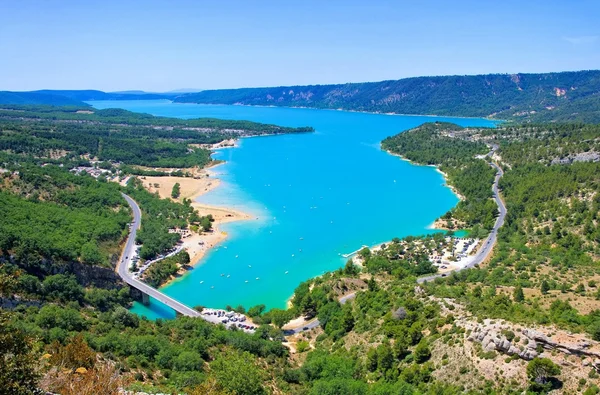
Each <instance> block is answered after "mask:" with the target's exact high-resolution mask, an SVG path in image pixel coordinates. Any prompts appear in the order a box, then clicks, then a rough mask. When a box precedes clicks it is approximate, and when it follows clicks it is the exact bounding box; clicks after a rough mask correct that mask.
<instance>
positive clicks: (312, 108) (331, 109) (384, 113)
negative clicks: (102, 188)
mask: <svg viewBox="0 0 600 395" xmlns="http://www.w3.org/2000/svg"><path fill="white" fill-rule="evenodd" d="M159 100H160V99H159ZM165 100H168V101H170V102H171V103H173V104H188V105H189V104H193V105H197V106H240V107H262V108H299V109H305V110H323V111H344V112H355V113H360V114H375V115H391V116H402V117H431V118H459V119H485V120H486V121H493V122H509V121H507V120H504V119H495V118H490V117H489V116H483V117H464V116H460V115H436V114H400V113H396V112H379V111H375V112H373V111H360V110H347V109H344V108H315V107H306V106H275V105H266V104H241V103H234V104H225V103H194V102H178V101H174V100H169V99H165Z"/></svg>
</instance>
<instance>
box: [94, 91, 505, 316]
mask: <svg viewBox="0 0 600 395" xmlns="http://www.w3.org/2000/svg"><path fill="white" fill-rule="evenodd" d="M90 104H92V105H93V106H94V107H95V108H98V109H103V108H123V109H126V110H130V111H135V112H142V113H149V114H153V115H160V116H168V117H177V118H186V119H189V118H199V117H213V118H222V119H238V120H250V121H256V122H263V123H271V124H277V125H282V126H312V127H314V128H315V130H316V131H315V132H314V133H310V134H298V135H280V136H268V137H255V138H246V139H242V140H241V141H239V147H237V148H228V149H223V150H220V151H217V152H216V153H215V154H214V155H213V157H214V158H215V159H222V160H224V161H226V163H225V164H224V165H221V166H218V167H216V168H215V170H214V171H215V173H216V174H215V176H216V177H218V178H220V179H221V180H222V183H221V186H220V187H219V188H217V189H215V190H213V191H211V192H209V193H208V194H206V195H203V196H202V197H201V198H200V199H199V200H200V201H202V202H204V203H207V204H212V205H219V206H225V207H231V208H235V209H238V210H241V211H245V212H247V213H249V214H252V215H253V217H255V218H257V219H254V220H251V221H242V222H236V223H229V224H225V225H222V226H221V230H223V231H226V232H227V233H228V238H227V240H225V242H223V243H222V244H221V245H219V246H217V247H216V248H215V249H213V250H212V251H210V252H209V253H208V254H207V255H206V256H205V257H204V259H203V260H202V261H201V262H200V263H199V264H198V265H197V266H196V267H195V268H194V269H193V270H191V271H190V272H188V274H186V275H185V276H183V277H181V278H179V279H177V280H175V281H174V282H172V283H170V284H168V285H167V286H165V287H164V288H162V291H164V292H165V293H166V294H168V295H170V296H172V297H174V298H176V299H178V300H180V301H181V302H183V303H186V304H188V305H189V306H196V305H202V306H207V307H215V308H223V307H225V306H226V305H231V306H233V307H235V306H238V305H240V304H241V305H243V306H244V307H246V308H248V307H251V306H254V305H257V304H265V305H266V306H267V308H273V307H279V308H284V307H285V306H286V301H287V299H288V298H289V297H290V296H291V295H292V294H293V291H294V289H295V288H296V287H297V286H298V284H300V282H302V281H305V280H307V279H309V278H311V277H315V276H318V275H321V274H322V273H324V272H326V271H330V270H335V269H337V268H339V267H342V266H343V265H344V264H345V261H346V260H345V259H344V258H343V257H341V254H346V253H349V252H352V251H355V250H357V249H359V248H360V247H361V246H362V245H369V246H371V245H374V244H378V243H382V242H386V241H389V240H391V239H392V238H393V237H404V236H408V235H421V234H425V233H430V232H431V229H428V227H429V225H430V224H431V223H432V222H433V221H434V220H435V219H436V218H437V217H439V216H440V215H442V214H443V213H445V212H446V211H448V210H449V209H450V208H452V207H453V206H454V205H455V204H456V203H457V202H458V199H457V197H456V196H455V195H454V194H453V193H452V192H451V190H450V189H449V188H447V187H445V186H444V179H443V177H442V175H441V174H440V173H438V172H436V171H435V169H433V168H431V167H426V166H415V165H412V164H410V163H409V162H407V161H404V160H401V159H399V158H398V157H394V156H392V155H389V154H387V153H386V152H384V151H382V150H381V149H380V141H381V140H382V139H384V138H385V137H387V136H390V135H394V134H396V133H399V132H401V131H404V130H407V129H410V128H413V127H416V126H418V125H420V124H422V123H424V122H433V121H446V122H454V123H457V124H459V125H462V126H490V127H493V126H494V125H495V122H494V121H490V120H485V119H473V118H449V117H430V116H398V115H383V114H368V113H358V112H347V111H335V110H316V109H304V108H282V107H247V106H229V105H197V104H179V103H171V102H170V101H167V100H148V101H93V102H90ZM222 275H223V276H222ZM228 276H229V277H228ZM201 282H202V283H201ZM132 311H134V312H136V313H138V314H141V315H144V316H147V317H148V318H151V319H155V318H172V317H174V316H175V314H174V312H173V311H172V310H170V309H169V308H167V307H165V306H163V305H162V304H160V303H158V302H156V301H152V302H151V303H150V306H148V307H146V306H143V305H141V304H139V303H136V304H135V306H134V307H133V309H132Z"/></svg>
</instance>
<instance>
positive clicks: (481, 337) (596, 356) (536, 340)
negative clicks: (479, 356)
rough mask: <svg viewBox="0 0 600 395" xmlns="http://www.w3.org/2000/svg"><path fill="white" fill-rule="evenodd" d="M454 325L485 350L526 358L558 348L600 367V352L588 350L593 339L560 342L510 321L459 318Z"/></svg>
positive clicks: (597, 367)
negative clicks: (474, 320) (459, 327)
mask: <svg viewBox="0 0 600 395" xmlns="http://www.w3.org/2000/svg"><path fill="white" fill-rule="evenodd" d="M457 324H458V325H460V326H463V327H464V328H465V329H466V330H467V331H470V332H468V333H469V334H468V336H467V340H469V341H471V342H478V343H481V346H482V347H483V349H484V350H485V351H497V352H500V353H503V354H507V355H517V356H519V358H522V359H524V360H527V361H529V360H532V359H533V358H535V357H537V356H539V355H540V353H542V352H543V351H544V350H550V351H558V352H561V353H564V354H567V355H576V356H580V357H583V358H586V359H585V361H586V363H587V364H588V365H592V366H593V367H595V368H596V369H600V352H598V351H594V350H592V349H591V348H592V346H594V345H596V346H597V344H595V343H596V342H592V341H588V340H583V339H580V340H579V341H577V342H573V343H567V342H559V341H556V340H553V339H552V338H550V337H548V336H547V335H545V334H544V333H542V332H539V331H536V330H533V329H528V328H518V329H515V327H514V326H511V325H509V324H504V323H501V322H500V323H497V322H494V321H492V320H485V321H484V322H483V323H477V322H473V321H462V322H457ZM513 331H516V333H515V332H513ZM596 348H597V347H596ZM588 358H589V359H588Z"/></svg>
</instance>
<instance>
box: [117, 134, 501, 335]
mask: <svg viewBox="0 0 600 395" xmlns="http://www.w3.org/2000/svg"><path fill="white" fill-rule="evenodd" d="M497 149H498V146H497V145H492V150H491V151H490V152H489V153H488V154H487V155H486V156H485V157H486V158H488V157H490V156H491V155H493V153H494V152H495V151H496V150H497ZM488 164H489V165H490V166H492V167H493V168H495V169H496V176H495V178H494V184H493V185H492V191H493V193H494V195H493V196H494V201H495V202H496V205H497V206H498V211H499V215H498V218H496V222H495V224H494V227H493V228H492V231H491V232H490V234H489V235H488V237H487V238H486V239H485V241H484V242H483V244H482V246H481V247H480V248H479V250H478V251H477V253H476V254H475V258H474V259H473V260H472V261H471V262H470V263H469V264H467V265H465V266H463V267H460V268H458V269H456V270H453V271H460V270H464V269H469V268H472V267H474V266H476V265H478V264H480V263H481V262H483V261H485V260H486V259H487V258H488V257H489V256H490V254H491V253H492V249H493V248H494V245H495V244H496V239H497V236H498V229H500V227H501V226H502V225H503V224H504V219H505V217H506V206H505V205H504V202H503V201H502V199H501V198H500V194H499V191H498V182H499V181H500V178H502V176H503V175H504V172H503V171H502V169H501V168H500V167H499V166H498V165H496V164H495V163H494V162H492V161H488ZM122 195H123V197H124V198H125V200H126V201H127V204H129V206H130V207H131V210H132V211H133V223H132V225H131V231H130V233H129V237H128V238H127V243H126V245H125V248H124V250H123V254H122V256H121V259H120V261H119V265H118V267H117V273H118V274H119V276H120V277H121V278H122V279H123V281H125V282H126V283H127V284H129V285H130V286H132V287H134V288H137V289H138V290H140V291H141V292H143V293H145V294H147V295H149V296H151V297H153V298H154V299H156V300H158V301H159V302H161V303H163V304H165V305H166V306H169V307H170V308H172V309H173V310H175V311H177V312H178V313H180V314H182V315H186V316H189V317H202V315H201V314H200V313H199V312H198V311H196V310H194V309H192V308H191V307H189V306H186V305H185V304H183V303H181V302H179V301H177V300H175V299H173V298H171V297H169V296H167V295H165V294H164V293H162V292H160V291H159V290H157V289H156V288H153V287H151V286H149V285H148V284H146V283H144V282H143V281H140V280H138V279H136V278H134V277H133V276H132V275H131V273H130V272H129V267H130V265H131V260H132V259H133V256H134V251H135V238H136V235H137V231H138V229H139V228H140V224H141V221H142V212H141V210H140V207H139V206H138V204H137V203H136V202H135V201H134V200H133V199H132V198H131V197H129V196H128V195H126V194H124V193H122ZM447 275H448V273H444V274H434V275H431V276H426V277H421V278H419V279H417V283H419V284H421V283H424V282H426V281H432V280H435V279H436V278H439V277H442V276H444V277H445V276H447ZM355 296H356V293H355V292H354V293H351V294H348V295H345V296H343V297H342V298H340V300H339V301H340V303H341V304H344V303H346V302H347V301H348V300H350V299H353V298H354V297H355ZM319 324H320V322H319V320H318V319H316V318H315V319H314V320H312V321H310V322H307V323H306V324H304V325H302V326H301V327H298V328H294V329H288V330H285V331H284V333H285V335H293V334H297V333H300V332H304V331H307V330H310V329H313V328H316V327H317V326H319Z"/></svg>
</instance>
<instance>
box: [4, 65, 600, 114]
mask: <svg viewBox="0 0 600 395" xmlns="http://www.w3.org/2000/svg"><path fill="white" fill-rule="evenodd" d="M190 90H193V89H180V90H177V91H171V92H166V93H150V92H144V91H123V92H102V91H98V90H40V91H32V92H8V91H4V92H2V91H0V104H48V105H76V106H87V104H86V103H84V102H85V101H91V100H152V99H169V100H173V101H175V102H179V103H203V104H243V105H263V106H265V105H266V106H284V107H311V108H327V109H344V110H353V111H367V112H380V113H395V114H431V115H447V116H465V117H490V118H496V119H510V120H515V121H521V122H542V121H544V122H545V121H557V122H567V121H582V122H588V123H600V70H587V71H569V72H560V73H543V74H486V75H471V76H441V77H415V78H405V79H401V80H393V81H381V82H363V83H348V84H337V85H307V86H280V87H270V88H241V89H218V90H204V91H200V92H195V93H186V92H188V91H190Z"/></svg>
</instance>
